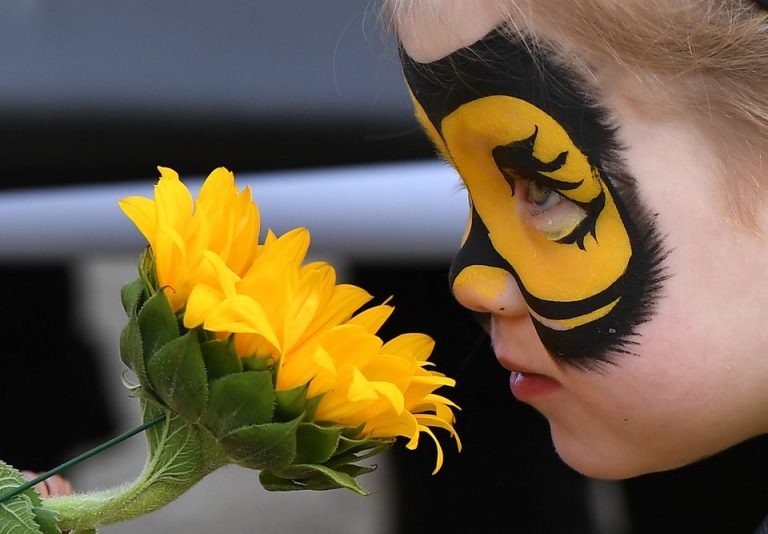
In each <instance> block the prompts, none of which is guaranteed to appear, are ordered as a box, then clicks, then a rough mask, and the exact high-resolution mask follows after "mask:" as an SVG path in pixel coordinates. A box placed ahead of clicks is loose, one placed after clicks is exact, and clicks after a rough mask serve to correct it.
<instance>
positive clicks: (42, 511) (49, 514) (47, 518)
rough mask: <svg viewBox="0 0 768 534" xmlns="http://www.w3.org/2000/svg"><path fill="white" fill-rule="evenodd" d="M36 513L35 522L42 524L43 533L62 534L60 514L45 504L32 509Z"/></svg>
mask: <svg viewBox="0 0 768 534" xmlns="http://www.w3.org/2000/svg"><path fill="white" fill-rule="evenodd" d="M32 512H33V513H34V514H35V522H36V523H37V524H38V525H39V526H40V530H41V531H42V533H43V534H60V533H61V530H59V515H58V514H57V513H56V512H54V511H53V510H49V509H48V508H45V507H44V506H35V507H34V508H33V509H32Z"/></svg>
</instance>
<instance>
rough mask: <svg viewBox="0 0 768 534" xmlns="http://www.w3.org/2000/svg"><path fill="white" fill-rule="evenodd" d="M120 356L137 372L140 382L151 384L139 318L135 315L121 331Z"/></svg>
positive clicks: (147, 385) (143, 384) (146, 385)
mask: <svg viewBox="0 0 768 534" xmlns="http://www.w3.org/2000/svg"><path fill="white" fill-rule="evenodd" d="M120 358H121V359H122V360H123V363H125V365H127V366H128V367H130V368H131V370H133V372H134V373H136V376H137V377H138V379H139V383H140V384H141V385H142V386H144V387H145V388H148V387H150V386H151V384H150V382H149V377H148V376H147V369H146V364H145V363H144V349H143V343H142V341H141V331H140V330H139V320H138V319H137V318H136V316H135V315H133V316H131V317H129V318H128V324H126V325H125V328H123V331H122V332H120Z"/></svg>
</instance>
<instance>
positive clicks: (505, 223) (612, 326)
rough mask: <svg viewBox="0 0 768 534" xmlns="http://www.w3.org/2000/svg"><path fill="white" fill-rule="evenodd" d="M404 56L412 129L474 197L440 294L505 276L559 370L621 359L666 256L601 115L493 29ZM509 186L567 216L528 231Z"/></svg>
mask: <svg viewBox="0 0 768 534" xmlns="http://www.w3.org/2000/svg"><path fill="white" fill-rule="evenodd" d="M401 58H402V62H403V68H404V72H405V77H406V80H407V82H408V86H409V87H410V89H411V91H412V94H413V97H414V104H415V106H416V110H417V116H418V117H419V120H420V121H421V122H422V125H423V126H424V127H425V129H426V130H427V132H428V133H429V134H430V136H431V137H432V138H433V141H434V142H435V144H436V145H437V146H438V148H440V150H441V151H442V152H443V154H444V155H445V156H446V158H447V159H448V160H449V161H451V163H452V164H453V165H454V166H455V167H456V168H457V170H458V171H459V173H460V174H461V175H462V179H463V180H464V182H465V183H466V185H467V189H468V190H469V194H470V197H471V199H472V216H471V223H470V229H469V232H468V236H467V239H466V241H465V243H464V244H463V246H462V248H461V250H460V252H459V253H458V254H457V256H456V258H455V260H454V262H453V265H452V267H451V273H450V280H451V285H452V286H453V287H456V285H457V284H462V283H463V282H462V278H461V277H462V272H465V271H466V270H468V269H472V268H474V267H476V266H487V267H492V268H497V269H503V270H504V271H507V272H508V273H510V274H511V275H512V276H513V277H514V279H515V280H516V282H517V284H518V286H519V287H520V290H521V293H522V295H523V297H524V298H525V301H526V303H527V305H528V308H529V311H530V315H531V319H532V320H533V323H534V325H535V327H536V331H537V332H538V334H539V337H540V338H541V340H542V342H543V344H544V345H545V346H546V348H547V349H548V350H549V352H550V353H551V354H552V355H553V357H554V358H555V359H556V360H557V361H558V362H560V363H562V364H566V365H572V366H576V367H580V368H588V369H589V368H599V367H600V365H601V364H603V363H606V362H613V361H614V358H615V356H616V355H618V354H622V353H631V350H630V349H631V347H630V346H631V345H632V344H634V343H636V342H637V341H636V339H635V338H636V336H637V331H636V329H637V326H638V325H640V324H642V323H643V322H645V321H647V320H648V319H649V318H650V316H651V313H652V310H653V307H654V303H655V302H656V300H657V298H658V295H659V292H660V288H661V283H662V281H663V280H664V278H665V276H664V274H663V268H662V261H663V259H664V257H665V255H666V252H665V249H664V247H663V246H662V240H661V238H660V236H659V234H658V231H657V229H656V227H655V225H654V222H653V217H652V216H651V215H650V214H649V212H648V211H647V210H646V209H645V208H644V207H643V206H642V205H641V203H640V202H639V201H638V199H637V192H636V188H635V182H634V179H633V178H631V177H630V176H629V175H628V174H627V173H626V171H625V170H624V166H623V165H622V162H621V160H620V158H619V157H618V149H619V146H618V144H617V142H616V140H615V132H614V130H613V129H612V128H611V127H609V126H607V120H606V114H605V113H604V112H602V111H601V110H600V109H599V108H598V107H597V106H596V105H594V104H593V103H591V102H589V100H588V99H587V98H586V97H585V96H584V94H583V92H582V91H581V90H580V89H579V86H578V84H577V83H575V81H574V76H573V75H572V74H570V73H569V72H568V71H567V70H566V69H564V68H563V67H561V66H559V65H556V64H554V63H552V62H550V61H547V59H546V57H545V56H544V54H543V53H542V52H541V51H540V50H539V49H537V48H536V47H535V46H534V45H532V44H531V43H527V42H522V41H513V40H511V39H510V38H509V37H508V36H506V35H503V34H502V33H501V32H500V31H494V32H493V33H491V34H489V35H488V36H487V37H485V38H484V39H482V40H480V41H478V42H477V43H475V44H473V45H471V46H469V47H466V48H463V49H460V50H458V51H456V52H454V53H452V54H450V55H448V56H446V57H445V58H443V59H440V60H437V61H434V62H431V63H426V64H421V63H417V62H415V61H413V60H412V59H411V58H409V57H408V55H407V54H405V53H404V52H402V51H401ZM606 168H609V169H611V172H610V175H609V174H608V173H607V172H606ZM515 184H528V185H529V187H528V189H531V188H534V187H535V190H536V191H537V192H539V193H540V194H542V195H543V198H544V201H545V205H546V204H547V203H548V202H549V201H550V200H552V201H553V202H554V203H555V205H558V204H559V203H560V202H567V203H570V204H567V205H566V204H563V206H567V208H568V209H567V210H565V211H562V210H561V211H560V212H557V213H567V214H568V216H561V218H560V219H558V220H555V223H554V224H553V225H552V228H551V229H548V230H547V231H542V230H541V229H537V228H534V227H532V226H531V225H530V224H529V223H528V222H527V221H525V220H522V217H521V216H520V206H521V203H522V202H526V201H528V200H527V199H525V198H522V197H523V196H524V195H523V194H522V193H519V192H518V191H517V190H516V186H515ZM542 192H543V193H542ZM551 195H559V196H551ZM528 202H529V201H528Z"/></svg>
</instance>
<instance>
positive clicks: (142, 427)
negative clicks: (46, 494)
mask: <svg viewBox="0 0 768 534" xmlns="http://www.w3.org/2000/svg"><path fill="white" fill-rule="evenodd" d="M164 419H165V414H163V415H159V416H157V417H155V418H154V419H152V420H151V421H147V422H146V423H143V424H141V425H139V426H137V427H136V428H132V429H131V430H129V431H127V432H123V433H122V434H120V435H119V436H117V437H114V438H112V439H110V440H109V441H106V442H104V443H102V444H101V445H99V446H98V447H94V448H93V449H91V450H89V451H86V452H84V453H83V454H81V455H80V456H76V457H75V458H72V459H71V460H69V461H67V462H64V463H63V464H61V465H60V466H58V467H54V468H53V469H51V470H50V471H46V472H45V473H43V474H42V475H40V476H38V477H36V478H33V479H32V480H29V481H27V482H26V483H24V484H22V485H21V486H18V487H16V488H15V489H13V490H11V491H9V492H7V493H4V494H3V495H0V504H2V503H4V502H5V501H7V500H8V499H10V498H12V497H15V496H16V495H18V494H19V493H24V492H25V491H27V490H28V489H29V488H31V487H32V486H36V485H37V484H39V483H40V482H43V481H44V480H48V479H49V478H51V477H52V476H54V475H58V474H59V473H61V472H62V471H66V470H67V469H69V468H70V467H72V466H73V465H77V464H79V463H80V462H84V461H85V460H87V459H88V458H91V457H92V456H96V455H97V454H99V453H100V452H102V451H105V450H107V449H109V448H110V447H113V446H114V445H117V444H118V443H121V442H123V441H125V440H126V439H128V438H130V437H133V436H135V435H136V434H140V433H141V432H144V431H145V430H146V429H148V428H150V427H153V426H155V425H156V424H158V423H159V422H161V421H163V420H164Z"/></svg>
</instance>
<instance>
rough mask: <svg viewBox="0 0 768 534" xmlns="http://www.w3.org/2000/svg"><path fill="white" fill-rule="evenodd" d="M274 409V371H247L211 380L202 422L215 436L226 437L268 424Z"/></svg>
mask: <svg viewBox="0 0 768 534" xmlns="http://www.w3.org/2000/svg"><path fill="white" fill-rule="evenodd" d="M274 410H275V395H274V390H273V389H272V373H270V372H269V371H245V372H242V373H235V374H230V375H226V376H223V377H221V378H219V379H218V380H215V381H214V382H212V383H211V385H210V396H209V400H208V408H207V409H206V410H205V413H204V414H203V417H202V420H201V423H202V424H203V425H204V426H205V427H206V428H207V429H208V430H210V431H211V432H212V433H213V434H214V435H215V436H224V435H226V434H229V433H231V432H232V431H234V430H237V429H239V428H242V427H250V426H251V425H258V424H262V423H269V422H270V421H271V420H272V414H273V413H274Z"/></svg>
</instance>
